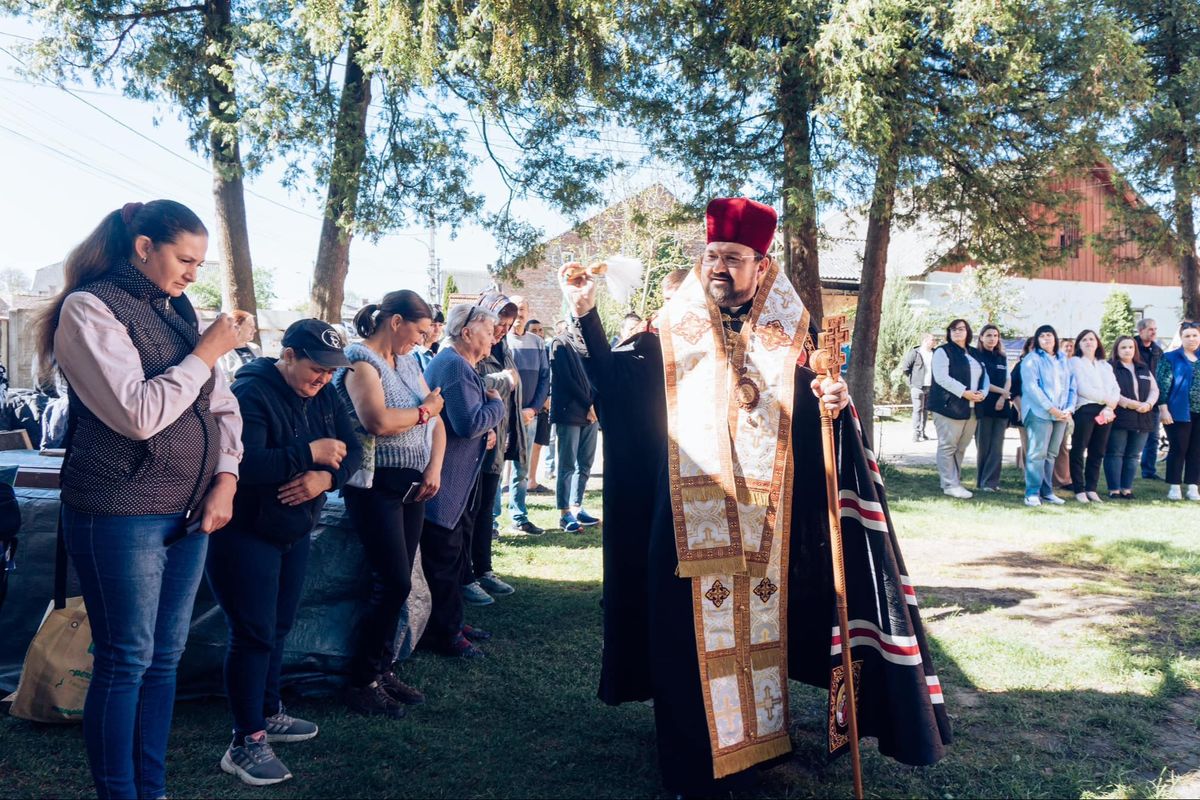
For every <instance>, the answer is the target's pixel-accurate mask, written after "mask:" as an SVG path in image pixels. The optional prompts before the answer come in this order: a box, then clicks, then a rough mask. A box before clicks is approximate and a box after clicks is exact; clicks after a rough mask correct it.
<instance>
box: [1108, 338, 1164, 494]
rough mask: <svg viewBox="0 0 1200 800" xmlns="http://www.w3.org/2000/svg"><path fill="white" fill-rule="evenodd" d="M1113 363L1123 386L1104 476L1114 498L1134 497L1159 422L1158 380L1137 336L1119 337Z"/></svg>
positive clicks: (1109, 438) (1112, 359)
mask: <svg viewBox="0 0 1200 800" xmlns="http://www.w3.org/2000/svg"><path fill="white" fill-rule="evenodd" d="M1110 363H1111V364H1112V368H1113V374H1114V375H1115V376H1116V378H1117V385H1118V386H1120V387H1121V399H1120V400H1119V401H1118V402H1117V408H1116V413H1117V418H1116V419H1115V420H1114V421H1113V427H1112V431H1111V432H1110V433H1109V435H1108V446H1107V449H1106V450H1105V451H1104V478H1105V481H1106V482H1107V483H1108V496H1109V497H1110V498H1114V499H1117V498H1119V499H1121V500H1131V499H1133V476H1134V474H1135V473H1136V472H1137V468H1138V462H1139V460H1140V459H1141V456H1142V448H1144V447H1145V446H1146V440H1147V439H1149V438H1150V433H1151V431H1153V430H1154V423H1155V422H1156V421H1157V414H1155V412H1154V409H1155V404H1157V403H1158V383H1157V382H1156V381H1155V380H1154V373H1153V372H1151V371H1150V368H1149V367H1148V366H1146V363H1145V362H1144V361H1142V354H1141V350H1140V349H1139V348H1138V344H1137V339H1135V338H1133V337H1132V336H1118V337H1117V340H1116V341H1115V342H1114V343H1113V348H1112V357H1111V359H1110Z"/></svg>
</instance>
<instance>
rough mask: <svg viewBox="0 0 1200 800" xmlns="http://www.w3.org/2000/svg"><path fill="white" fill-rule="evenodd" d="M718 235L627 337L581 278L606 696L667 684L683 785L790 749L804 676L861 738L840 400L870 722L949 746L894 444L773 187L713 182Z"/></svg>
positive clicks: (572, 283)
mask: <svg viewBox="0 0 1200 800" xmlns="http://www.w3.org/2000/svg"><path fill="white" fill-rule="evenodd" d="M706 217H707V225H708V245H707V247H706V249H705V252H704V255H703V256H702V257H701V259H700V261H699V263H698V264H697V265H696V267H695V268H694V269H693V270H692V271H691V273H690V274H689V276H688V277H687V279H686V280H685V281H684V283H683V285H682V286H681V287H680V288H679V289H678V290H677V291H676V292H675V294H674V295H673V296H672V298H671V300H670V301H669V302H668V303H667V304H666V306H665V307H664V308H663V310H662V312H661V313H660V315H659V317H658V328H659V333H658V334H654V333H643V334H640V335H637V336H635V337H633V338H632V339H631V340H629V341H627V342H625V343H623V344H622V345H621V346H620V347H617V348H615V349H611V348H610V347H609V345H608V342H607V339H606V337H605V334H604V330H603V328H602V327H601V324H600V319H599V316H598V314H597V313H596V310H595V295H596V285H595V282H594V279H593V278H592V277H591V276H590V275H588V274H579V272H580V271H579V270H576V269H574V268H573V265H564V267H563V268H562V269H561V270H560V273H559V276H560V285H561V287H562V290H563V293H564V295H565V297H566V299H567V302H568V304H569V305H570V306H571V307H572V309H573V313H574V314H575V317H576V319H577V322H578V325H579V327H580V330H581V333H582V335H583V338H584V340H585V342H586V344H587V349H588V359H587V362H586V363H587V366H588V370H589V372H590V374H591V377H592V380H593V383H594V385H595V386H596V388H597V391H598V401H597V410H598V412H599V415H600V422H601V425H602V427H603V430H604V521H605V524H604V653H603V664H602V673H601V684H600V698H601V699H602V700H603V701H604V702H606V703H610V704H617V703H623V702H629V701H644V700H648V699H653V700H654V715H655V725H656V730H657V738H658V758H659V764H660V767H661V770H662V776H663V783H664V785H665V786H666V788H667V789H668V790H670V791H672V792H674V793H678V794H684V795H705V794H712V793H714V792H720V791H724V790H726V789H729V788H736V786H737V784H738V783H739V778H740V777H742V776H743V773H745V771H746V770H749V769H750V768H752V767H756V766H759V765H770V764H771V763H772V762H776V761H778V760H779V759H781V758H783V757H785V756H786V755H787V754H788V753H789V752H790V750H791V742H790V739H789V735H788V731H789V721H788V680H789V678H791V679H795V680H800V681H804V682H806V683H810V684H813V685H816V686H819V687H822V688H825V689H828V690H829V692H830V694H829V700H828V709H827V711H828V720H829V725H828V743H829V753H830V755H831V756H832V755H837V754H839V753H841V752H844V751H845V750H846V749H847V744H848V738H847V734H848V727H847V720H846V717H845V694H844V690H843V686H842V674H841V673H842V667H841V646H842V642H841V637H840V633H839V630H838V627H837V616H836V609H835V605H834V603H835V598H834V592H833V577H832V575H833V572H832V564H831V561H830V546H829V530H828V518H827V506H826V492H825V472H824V461H823V454H822V444H821V427H820V426H821V422H820V407H821V404H822V403H824V404H826V405H827V407H829V408H830V409H831V410H835V411H838V412H840V413H839V414H838V417H837V419H836V421H835V423H834V425H835V428H834V431H835V438H836V441H837V454H836V460H837V465H838V471H839V478H840V487H841V496H840V498H839V513H840V519H841V522H842V528H843V534H844V547H845V563H846V579H847V585H848V596H849V612H850V620H851V623H850V644H851V647H852V655H853V661H854V664H853V669H854V674H855V677H856V682H857V688H856V695H857V698H858V716H859V732H860V735H862V736H874V737H877V738H878V740H879V749H880V750H881V752H883V753H884V754H885V755H888V756H891V757H893V758H896V759H898V760H899V761H902V762H904V763H906V764H931V763H933V762H935V761H937V760H938V759H939V758H941V757H942V755H943V753H944V749H945V746H946V745H947V744H949V742H950V726H949V721H948V719H947V716H946V713H945V709H944V706H943V705H942V693H941V687H940V685H939V683H938V679H937V676H936V674H935V672H934V669H933V664H932V661H931V660H930V657H929V651H928V647H927V645H926V641H925V635H924V630H923V629H922V627H921V621H920V616H919V614H918V612H917V606H916V596H915V593H914V592H913V589H912V584H911V581H910V580H909V578H908V576H907V573H906V570H905V567H904V563H903V560H902V558H901V556H900V551H899V547H898V544H897V542H896V538H895V534H894V532H893V530H892V527H891V522H890V519H889V516H888V513H887V505H886V500H885V498H884V490H883V483H882V479H881V478H880V474H879V468H878V466H877V465H876V463H875V460H874V457H873V455H872V454H871V452H870V450H869V448H868V446H867V443H866V442H865V440H864V438H863V435H862V430H861V426H860V425H859V424H858V419H857V416H856V414H855V411H854V408H853V406H852V405H848V404H849V396H848V394H847V392H846V387H845V383H844V382H842V381H841V380H840V379H839V380H836V381H834V380H829V379H824V380H823V381H822V380H819V379H818V378H817V376H816V375H815V374H814V373H813V371H812V370H811V369H809V368H808V366H807V362H808V356H809V354H810V353H811V352H812V350H813V349H814V347H813V344H814V340H815V336H816V325H815V323H816V322H818V321H816V320H811V319H810V318H809V315H808V312H807V311H806V310H805V309H804V306H803V304H802V303H801V301H800V298H799V296H798V295H797V294H796V291H795V289H794V288H793V287H792V285H791V284H790V282H789V281H788V279H787V277H786V276H785V275H784V274H783V272H782V270H780V268H779V266H778V265H777V264H776V263H774V262H773V261H772V260H771V259H770V258H768V257H767V256H766V253H768V252H769V249H770V246H771V242H772V240H773V238H774V235H775V227H776V215H775V212H774V210H773V209H771V208H770V207H769V206H765V205H762V204H760V203H756V202H754V201H751V200H747V199H745V198H719V199H716V200H713V201H712V202H711V203H710V204H709V207H708V211H707V214H706Z"/></svg>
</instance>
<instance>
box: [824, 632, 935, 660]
mask: <svg viewBox="0 0 1200 800" xmlns="http://www.w3.org/2000/svg"><path fill="white" fill-rule="evenodd" d="M855 639H873V640H875V641H876V642H878V643H879V646H880V647H882V648H883V649H884V651H886V652H888V653H895V654H896V655H898V656H919V655H920V654H921V648H920V646H919V645H915V644H914V645H900V644H893V643H892V642H889V641H887V640H886V639H884V637H883V634H881V633H880V632H879V631H875V630H871V629H870V628H851V629H850V641H851V642H853V641H854V640H855ZM831 644H832V646H833V647H839V646H840V645H841V644H842V636H841V634H835V635H834V637H833V641H832V643H831Z"/></svg>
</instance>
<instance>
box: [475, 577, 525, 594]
mask: <svg viewBox="0 0 1200 800" xmlns="http://www.w3.org/2000/svg"><path fill="white" fill-rule="evenodd" d="M476 582H477V583H478V584H479V585H480V586H482V587H483V588H484V589H486V590H487V592H488V594H512V593H513V592H515V591H516V589H514V588H513V587H511V586H509V585H508V584H507V583H505V582H504V581H502V580H500V579H499V578H497V577H496V573H494V572H485V573H483V576H482V577H480V579H479V580H478V581H476Z"/></svg>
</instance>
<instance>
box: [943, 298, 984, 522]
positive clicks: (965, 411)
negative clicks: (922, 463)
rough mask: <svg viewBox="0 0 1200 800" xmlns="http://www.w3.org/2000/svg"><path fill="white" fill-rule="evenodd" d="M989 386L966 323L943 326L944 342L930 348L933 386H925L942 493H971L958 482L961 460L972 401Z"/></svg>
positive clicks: (969, 433) (971, 428) (970, 429)
mask: <svg viewBox="0 0 1200 800" xmlns="http://www.w3.org/2000/svg"><path fill="white" fill-rule="evenodd" d="M990 385H991V384H990V382H989V380H988V374H987V370H985V369H984V368H983V365H982V364H980V363H979V360H978V359H977V358H976V357H975V351H974V349H973V348H972V347H971V325H970V323H968V322H967V321H966V320H965V319H956V320H954V321H953V322H951V323H950V324H949V325H948V326H947V327H946V343H945V344H944V345H942V346H941V347H939V348H938V349H937V350H934V351H933V385H932V386H930V388H929V413H930V414H932V415H933V427H934V429H935V430H936V431H937V435H938V446H937V469H938V476H939V478H940V479H941V484H942V493H943V494H948V495H950V496H951V497H957V498H959V499H962V500H966V499H968V498H970V497H971V496H972V495H971V492H970V491H968V490H967V489H966V487H964V486H963V485H962V462H963V457H964V456H965V455H966V454H967V445H969V444H970V443H971V439H972V438H974V436H975V426H976V424H977V422H978V420H977V419H976V418H975V404H976V403H982V402H983V399H984V398H985V397H987V393H988V387H989V386H990Z"/></svg>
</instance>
